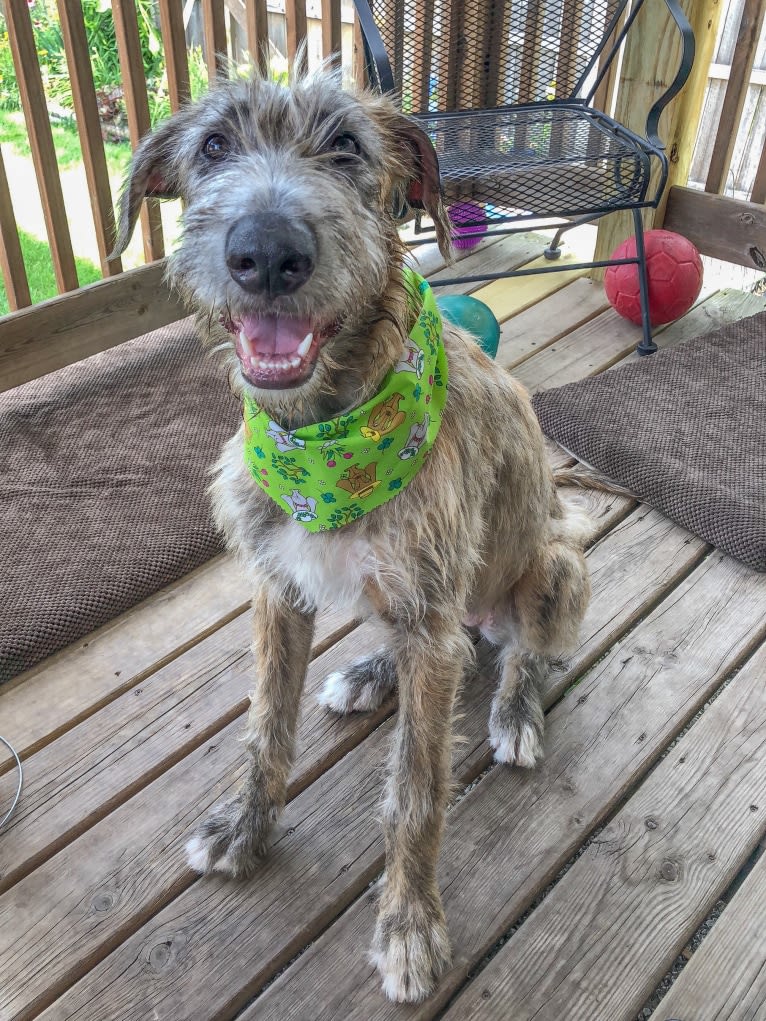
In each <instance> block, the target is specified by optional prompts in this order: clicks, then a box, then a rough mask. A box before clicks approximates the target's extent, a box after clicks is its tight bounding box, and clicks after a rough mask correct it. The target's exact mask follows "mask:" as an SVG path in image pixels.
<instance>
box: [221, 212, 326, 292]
mask: <svg viewBox="0 0 766 1021" xmlns="http://www.w3.org/2000/svg"><path fill="white" fill-rule="evenodd" d="M316 257H317V246H316V240H315V238H314V235H313V233H312V231H311V229H310V228H309V227H308V226H306V224H303V223H299V222H298V223H296V222H293V221H291V220H288V219H287V217H285V216H281V215H280V214H278V213H261V214H257V213H253V214H251V215H249V216H243V217H242V218H241V219H240V220H237V222H236V223H235V224H234V225H233V226H232V228H231V229H230V230H229V234H228V236H227V238H226V265H227V266H228V267H229V273H230V274H231V276H232V279H233V280H236V282H237V283H238V284H239V286H240V287H241V288H242V289H243V290H245V291H249V292H250V293H251V294H268V295H269V297H272V298H273V297H276V296H277V295H278V294H292V292H293V291H297V290H298V288H299V287H302V286H303V284H305V283H306V281H307V280H308V278H309V277H310V276H311V274H312V273H313V272H314V265H315V263H316Z"/></svg>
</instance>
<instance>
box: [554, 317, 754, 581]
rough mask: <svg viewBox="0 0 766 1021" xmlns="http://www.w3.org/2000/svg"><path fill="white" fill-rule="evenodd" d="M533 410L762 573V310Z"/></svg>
mask: <svg viewBox="0 0 766 1021" xmlns="http://www.w3.org/2000/svg"><path fill="white" fill-rule="evenodd" d="M534 406H535V410H536V411H537V415H538V418H539V419H540V422H541V424H542V427H543V430H544V432H545V433H546V434H547V435H548V436H550V437H551V438H552V439H554V440H556V441H557V442H558V443H560V444H561V445H562V446H563V447H566V449H567V450H569V451H570V452H571V453H573V454H574V455H575V456H576V457H577V458H579V459H580V460H582V461H584V462H586V463H587V464H589V465H592V466H593V467H594V468H597V469H598V470H599V471H601V472H603V473H604V474H605V475H607V476H609V477H610V478H611V479H614V480H615V481H616V482H619V483H620V484H621V485H623V486H625V487H627V488H628V489H630V490H632V491H633V492H634V493H636V494H637V495H638V496H639V497H640V498H641V499H642V500H645V501H646V502H647V503H649V504H651V505H652V506H653V507H656V508H657V509H658V510H661V511H663V512H664V513H665V514H667V515H668V517H670V518H672V519H673V520H674V521H677V522H678V523H679V524H681V525H683V526H684V527H685V528H688V529H689V530H690V531H691V532H694V533H696V534H697V535H699V536H701V537H702V538H703V539H706V540H707V541H708V542H710V543H712V544H713V545H715V546H718V547H719V548H720V549H722V550H724V551H725V552H727V553H730V554H731V555H732V556H734V557H737V559H739V560H742V561H744V563H746V564H748V565H750V566H751V567H754V568H755V569H756V570H758V571H766V312H761V313H759V314H758V315H756V316H752V317H751V318H750V319H743V320H740V321H739V322H737V323H733V324H731V325H729V326H725V327H723V328H722V329H719V330H716V331H715V332H713V333H709V334H706V335H705V336H704V337H697V338H696V339H694V340H689V341H687V342H685V343H683V344H680V345H679V346H678V347H676V348H673V349H671V350H667V351H659V352H658V353H657V354H654V355H652V356H651V357H650V358H643V359H641V360H640V361H636V362H632V363H631V364H630V365H626V366H624V367H622V368H619V369H613V370H611V371H609V372H603V373H601V375H599V376H594V377H592V378H590V379H585V380H582V381H580V382H577V383H570V384H568V385H567V386H562V387H559V388H558V389H555V390H548V391H545V392H544V393H540V394H537V396H536V397H535V398H534Z"/></svg>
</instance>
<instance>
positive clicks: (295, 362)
mask: <svg viewBox="0 0 766 1021" xmlns="http://www.w3.org/2000/svg"><path fill="white" fill-rule="evenodd" d="M300 364H301V360H300V358H298V357H297V356H295V355H294V356H293V357H292V358H291V359H290V365H291V366H292V367H293V368H294V369H297V368H298V366H299V365H300Z"/></svg>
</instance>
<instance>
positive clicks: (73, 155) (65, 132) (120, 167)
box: [0, 110, 130, 315]
mask: <svg viewBox="0 0 766 1021" xmlns="http://www.w3.org/2000/svg"><path fill="white" fill-rule="evenodd" d="M51 130H52V132H53V144H54V146H55V148H56V158H57V160H58V164H59V168H60V169H61V170H62V171H64V170H70V169H72V168H73V167H76V166H78V165H80V164H82V150H81V149H80V139H79V136H78V134H77V128H76V127H75V126H74V125H72V126H69V125H67V124H52V125H51ZM0 137H2V139H3V145H7V146H9V147H10V148H11V149H12V150H13V151H14V152H15V153H17V154H18V155H19V156H22V157H25V158H30V159H31V155H32V151H31V149H30V148H29V135H28V133H27V129H26V127H25V125H24V117H23V114H21V113H15V112H11V111H8V110H0ZM104 151H105V153H106V163H107V168H108V170H109V174H110V176H111V177H119V178H122V177H123V176H124V175H125V171H126V170H127V166H128V163H129V162H130V145H129V143H128V142H106V143H105V144H104ZM29 169H30V173H32V172H33V171H32V166H31V163H30V168H29ZM19 240H20V242H21V251H22V254H23V256H24V265H25V267H26V271H27V279H28V280H29V290H30V293H31V296H32V302H33V304H34V303H37V302H38V301H45V299H46V298H53V297H55V295H56V294H57V293H58V288H57V287H56V278H55V276H54V273H53V262H52V260H51V253H50V248H49V246H48V242H47V241H41V240H40V239H39V238H36V237H34V236H33V235H31V234H28V233H26V232H25V231H23V230H20V231H19ZM75 265H76V266H77V277H78V279H79V281H80V285H81V286H82V285H84V284H92V283H93V282H94V281H95V280H100V279H101V271H100V270H99V268H98V266H96V265H95V264H94V263H92V262H91V261H90V259H83V258H78V257H75ZM8 311H9V308H8V299H7V296H6V293H5V290H4V288H2V287H1V286H0V315H5V313H6V312H8Z"/></svg>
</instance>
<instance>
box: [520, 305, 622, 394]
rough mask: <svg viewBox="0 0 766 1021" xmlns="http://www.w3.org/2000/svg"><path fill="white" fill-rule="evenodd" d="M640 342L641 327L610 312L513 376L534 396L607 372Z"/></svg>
mask: <svg viewBox="0 0 766 1021" xmlns="http://www.w3.org/2000/svg"><path fill="white" fill-rule="evenodd" d="M640 339H641V327H640V326H636V325H635V323H631V322H628V320H627V319H623V318H622V316H619V315H618V314H617V313H616V312H615V311H614V310H613V309H609V310H608V311H606V312H602V313H601V315H598V316H596V318H595V319H591V320H590V321H589V322H587V323H585V324H584V325H583V326H580V327H579V328H578V329H576V330H574V331H573V332H572V333H569V334H567V335H566V336H565V337H563V338H562V339H561V340H557V341H556V342H555V343H553V344H550V345H549V346H548V347H546V348H544V349H543V350H542V351H539V352H538V353H537V354H536V355H534V356H533V357H531V358H529V359H527V360H526V361H525V362H523V363H522V364H521V365H518V366H516V368H515V369H514V370H513V374H514V376H515V377H516V379H518V380H520V381H521V382H522V383H523V384H524V386H526V387H527V388H528V389H529V390H530V391H531V392H533V393H536V392H537V391H538V390H546V389H549V388H550V387H554V386H563V384H564V383H571V382H573V381H574V380H576V379H583V378H584V377H585V376H592V375H595V374H596V373H597V372H602V371H603V370H604V369H607V368H608V367H609V366H610V365H612V364H613V363H614V362H616V361H618V360H619V359H620V358H624V357H625V356H626V355H628V354H630V352H631V351H632V350H633V349H634V348H635V346H636V344H637V343H638V342H639V340H640Z"/></svg>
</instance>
